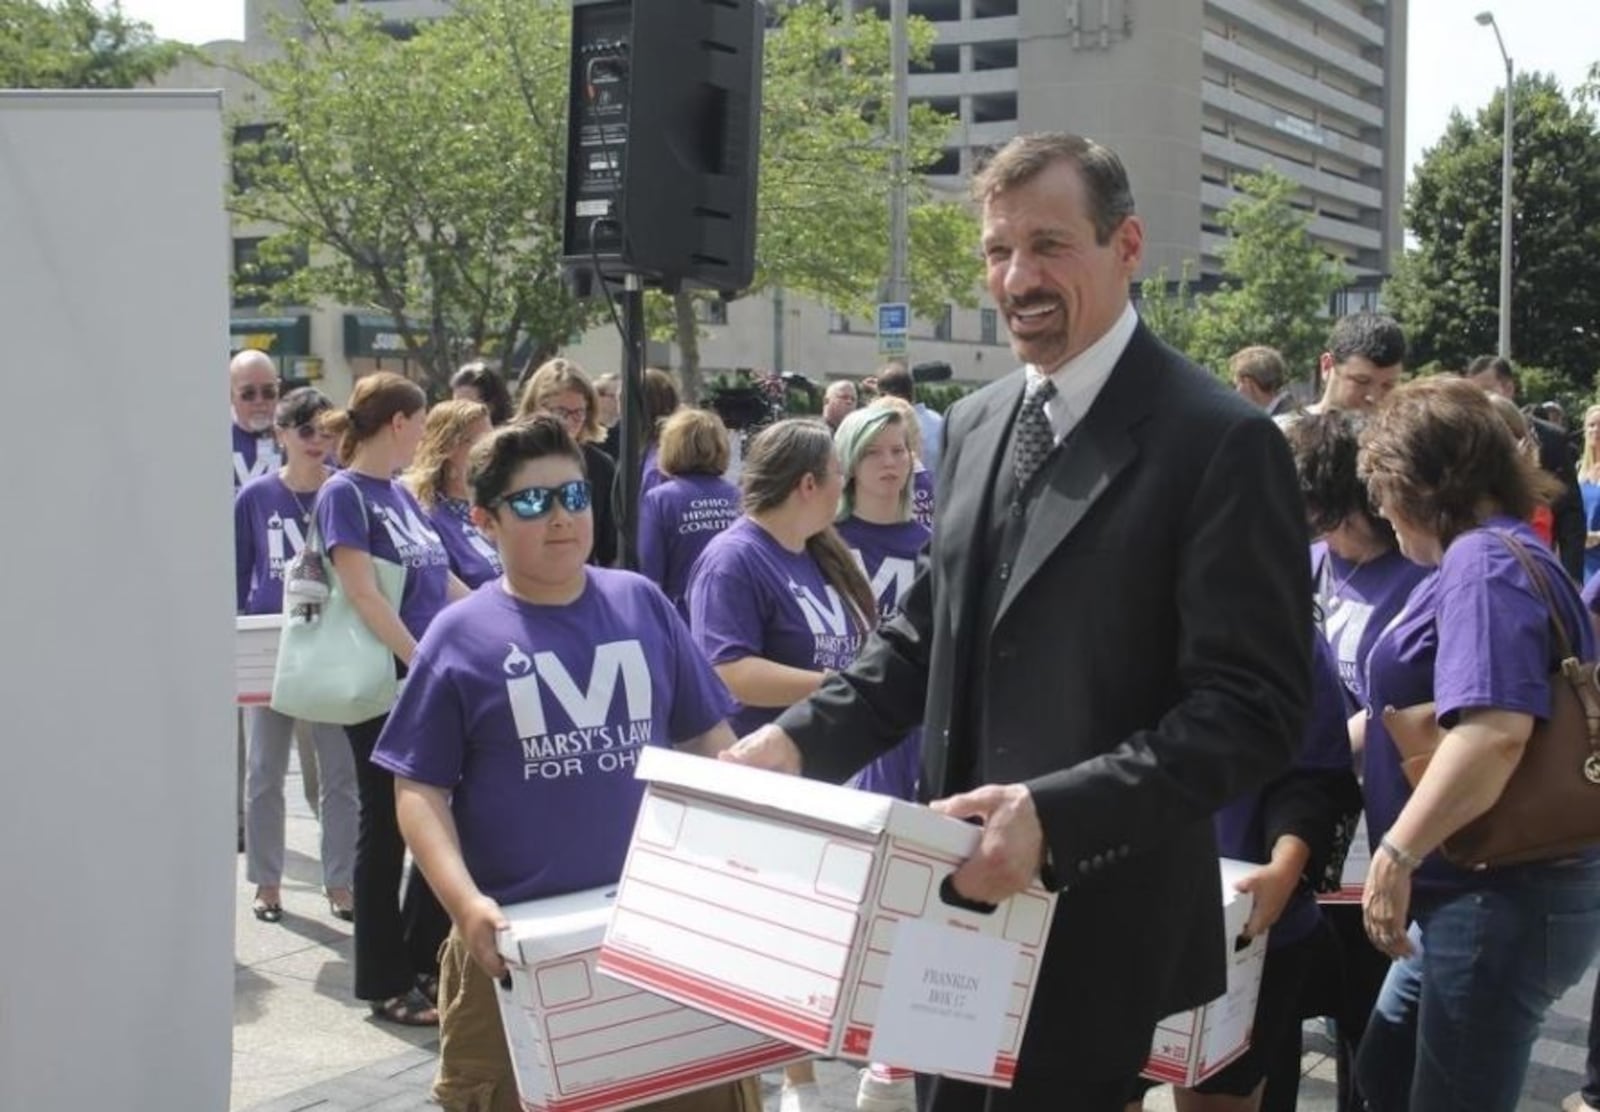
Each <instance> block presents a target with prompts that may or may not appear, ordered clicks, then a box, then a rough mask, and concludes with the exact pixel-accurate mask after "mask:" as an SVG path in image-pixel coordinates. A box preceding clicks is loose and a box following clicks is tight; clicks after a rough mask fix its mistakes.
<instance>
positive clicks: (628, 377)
mask: <svg viewBox="0 0 1600 1112" xmlns="http://www.w3.org/2000/svg"><path fill="white" fill-rule="evenodd" d="M621 308H622V436H621V437H620V444H619V447H620V449H621V451H620V453H619V458H618V460H617V487H616V491H615V498H616V503H617V504H616V511H617V512H616V521H617V532H618V538H617V541H618V544H617V549H618V552H619V553H620V554H621V560H622V566H623V567H625V568H628V569H629V570H631V571H637V570H639V484H640V479H641V478H642V475H641V466H640V465H641V464H642V463H643V454H644V443H645V439H646V437H645V427H644V421H645V412H644V363H645V342H646V340H647V339H648V337H647V336H646V335H645V326H644V282H643V281H642V280H641V279H640V277H639V276H638V275H637V274H628V275H625V276H624V277H623V284H622V297H621ZM598 493H599V495H600V496H601V497H605V494H604V492H598Z"/></svg>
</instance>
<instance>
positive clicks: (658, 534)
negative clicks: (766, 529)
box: [639, 475, 739, 618]
mask: <svg viewBox="0 0 1600 1112" xmlns="http://www.w3.org/2000/svg"><path fill="white" fill-rule="evenodd" d="M738 520H739V488H738V487H736V486H734V485H733V484H732V483H730V482H728V481H727V480H726V479H724V478H722V477H721V476H720V475H680V476H678V477H676V478H672V479H665V480H664V481H663V482H662V483H661V484H660V485H658V486H656V487H655V488H654V489H652V490H651V491H650V492H649V493H647V494H646V495H645V496H644V497H643V498H641V499H640V500H639V570H640V571H641V572H643V573H644V574H645V575H647V576H649V578H650V579H651V580H652V581H653V582H654V583H655V584H656V585H657V586H659V587H660V588H661V589H662V590H663V591H665V592H666V595H667V598H669V599H671V600H672V605H674V606H676V607H677V608H678V612H679V613H680V614H683V615H684V616H685V617H686V618H687V616H688V612H689V610H688V603H687V601H686V599H685V597H684V596H685V593H686V592H687V590H688V587H689V569H690V568H692V567H694V562H695V561H696V560H697V559H699V558H700V553H702V552H704V551H705V550H706V545H708V544H710V543H711V541H712V538H714V537H715V536H716V535H717V534H718V533H720V532H722V531H723V530H724V529H726V528H727V527H728V526H730V525H732V524H733V523H734V522H735V521H738Z"/></svg>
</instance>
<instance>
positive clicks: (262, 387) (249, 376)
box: [228, 348, 283, 490]
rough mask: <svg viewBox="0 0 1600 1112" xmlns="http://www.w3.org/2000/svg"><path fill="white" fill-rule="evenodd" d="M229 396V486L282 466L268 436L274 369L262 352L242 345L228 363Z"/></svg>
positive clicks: (274, 403)
mask: <svg viewBox="0 0 1600 1112" xmlns="http://www.w3.org/2000/svg"><path fill="white" fill-rule="evenodd" d="M228 386H229V389H230V391H231V393H232V396H233V489H234V490H238V489H239V488H240V487H242V486H243V485H244V484H245V483H247V482H249V481H250V480H251V479H256V478H260V477H261V476H262V475H266V474H269V473H271V472H272V471H274V470H276V469H277V468H279V467H281V466H283V460H282V459H281V458H279V455H278V443H277V441H276V440H274V439H273V438H272V412H273V410H274V409H276V408H277V406H278V368H277V367H276V366H275V365H274V364H273V362H272V357H271V356H270V355H268V354H266V353H265V352H261V351H254V350H251V349H249V348H246V349H245V350H244V351H241V352H240V353H239V354H238V355H235V356H234V357H233V361H232V362H230V363H229V364H228Z"/></svg>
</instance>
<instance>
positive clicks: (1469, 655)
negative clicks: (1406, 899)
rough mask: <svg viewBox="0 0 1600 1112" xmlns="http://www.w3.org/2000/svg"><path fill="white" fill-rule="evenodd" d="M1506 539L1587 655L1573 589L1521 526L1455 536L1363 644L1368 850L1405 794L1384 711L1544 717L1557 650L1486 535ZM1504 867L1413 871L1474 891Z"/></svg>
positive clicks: (1544, 613)
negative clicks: (1528, 558) (1524, 555)
mask: <svg viewBox="0 0 1600 1112" xmlns="http://www.w3.org/2000/svg"><path fill="white" fill-rule="evenodd" d="M1496 531H1498V532H1507V533H1511V534H1512V535H1513V536H1515V537H1516V538H1517V539H1518V540H1520V541H1521V542H1522V544H1523V547H1524V548H1526V549H1527V550H1528V552H1529V553H1531V554H1532V558H1533V559H1534V560H1535V561H1536V562H1537V565H1538V567H1539V568H1540V569H1541V570H1542V571H1543V572H1544V573H1545V576H1546V579H1547V580H1548V582H1549V584H1550V588H1551V590H1552V591H1553V592H1554V593H1555V596H1556V601H1557V605H1558V606H1559V607H1560V609H1561V619H1562V621H1563V623H1564V624H1565V625H1566V627H1567V634H1568V636H1569V637H1571V638H1572V639H1573V640H1572V644H1573V647H1574V648H1575V649H1576V651H1577V652H1578V653H1579V655H1580V656H1581V657H1582V658H1583V659H1585V660H1592V659H1593V658H1594V633H1593V631H1592V630H1591V629H1590V627H1589V619H1588V617H1587V615H1586V614H1584V612H1583V605H1582V602H1581V601H1580V600H1579V598H1578V593H1577V590H1576V589H1575V588H1574V587H1573V586H1572V583H1571V581H1570V580H1569V579H1568V578H1567V575H1566V572H1564V571H1563V570H1562V568H1561V565H1560V564H1558V563H1556V559H1555V556H1554V555H1553V554H1552V553H1551V551H1550V549H1549V548H1547V547H1546V546H1545V545H1544V543H1543V542H1542V541H1540V540H1539V538H1538V535H1537V534H1535V533H1534V531H1533V530H1532V529H1530V528H1529V527H1528V526H1527V525H1526V524H1524V523H1523V522H1520V521H1516V520H1514V519H1512V518H1509V517H1495V518H1492V519H1490V521H1489V522H1487V523H1486V525H1485V527H1483V528H1479V529H1473V530H1471V531H1469V532H1466V533H1463V534H1462V535H1461V536H1459V537H1457V538H1456V540H1455V541H1454V542H1453V543H1452V544H1451V545H1450V547H1449V548H1448V549H1446V550H1445V554H1444V560H1443V561H1442V562H1441V563H1440V565H1439V568H1438V570H1437V571H1435V572H1433V573H1432V574H1431V575H1429V576H1428V577H1427V578H1425V579H1424V580H1423V581H1422V582H1421V583H1420V584H1418V586H1417V588H1416V589H1415V590H1414V591H1412V592H1411V597H1410V599H1409V600H1407V602H1406V605H1405V608H1404V609H1403V610H1402V611H1401V612H1400V613H1399V614H1398V615H1397V616H1396V617H1395V618H1394V620H1393V621H1391V622H1390V623H1389V625H1388V627H1387V628H1385V629H1384V630H1383V631H1382V632H1381V633H1380V634H1379V636H1378V639H1377V641H1376V642H1374V644H1373V646H1372V655H1371V657H1370V658H1368V661H1367V674H1366V692H1367V703H1366V709H1367V712H1368V715H1369V718H1368V720H1367V743H1366V749H1365V751H1364V753H1363V755H1362V768H1363V771H1364V777H1363V782H1362V792H1363V794H1364V795H1365V796H1366V809H1367V837H1368V839H1369V840H1370V841H1371V843H1372V846H1373V848H1374V849H1376V848H1377V845H1378V842H1379V840H1380V839H1382V837H1383V836H1384V835H1385V834H1386V833H1388V831H1389V828H1390V827H1392V826H1393V825H1394V821H1395V819H1396V818H1397V817H1399V814H1400V810H1401V808H1403V807H1404V806H1405V804H1406V801H1407V800H1408V799H1410V798H1411V788H1410V786H1409V785H1408V784H1407V783H1406V780H1405V776H1404V774H1403V773H1402V772H1401V771H1400V757H1399V754H1398V752H1397V750H1396V749H1395V745H1394V742H1393V741H1392V740H1391V739H1390V737H1389V734H1388V731H1386V730H1385V729H1384V728H1383V715H1382V710H1383V708H1384V707H1402V708H1403V707H1409V706H1415V705H1416V704H1418V703H1426V702H1429V701H1430V700H1431V701H1433V702H1435V703H1436V704H1437V705H1438V713H1439V720H1440V722H1442V723H1443V724H1445V725H1446V726H1449V725H1451V724H1453V723H1454V722H1455V721H1456V718H1457V716H1458V715H1459V714H1460V713H1461V712H1462V711H1464V710H1474V709H1485V708H1491V707H1492V708H1494V709H1496V710H1508V711H1517V712H1520V713H1522V714H1531V715H1532V716H1533V717H1534V718H1538V719H1543V718H1546V717H1547V716H1548V715H1549V713H1550V678H1549V677H1550V670H1551V666H1552V665H1553V664H1554V663H1555V657H1556V650H1555V647H1554V645H1553V643H1552V642H1553V638H1552V636H1551V631H1550V612H1549V610H1548V608H1546V606H1545V604H1544V601H1543V599H1542V598H1541V597H1540V595H1539V591H1538V588H1537V586H1536V585H1535V584H1534V583H1533V582H1532V581H1531V580H1530V579H1529V577H1528V574H1527V572H1525V571H1524V570H1523V568H1522V565H1521V564H1520V563H1518V562H1517V559H1516V557H1515V556H1513V555H1512V554H1511V552H1510V550H1509V549H1507V548H1506V546H1505V545H1504V544H1503V543H1502V542H1501V541H1500V540H1499V538H1498V537H1496V536H1495V535H1494V533H1495V532H1496ZM1508 871H1510V870H1494V871H1493V872H1491V873H1469V872H1466V871H1464V870H1461V869H1457V868H1455V867H1454V866H1452V865H1450V864H1448V863H1447V862H1446V861H1445V860H1444V859H1443V858H1442V857H1441V856H1439V855H1438V854H1433V855H1431V856H1430V857H1429V858H1428V859H1427V860H1426V861H1425V862H1423V865H1422V868H1420V869H1419V870H1417V874H1416V883H1417V885H1418V887H1421V888H1457V887H1465V886H1468V885H1472V886H1477V885H1481V884H1483V883H1485V881H1486V880H1487V879H1492V878H1493V877H1494V876H1496V875H1499V874H1503V873H1505V872H1508Z"/></svg>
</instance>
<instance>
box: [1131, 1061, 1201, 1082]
mask: <svg viewBox="0 0 1600 1112" xmlns="http://www.w3.org/2000/svg"><path fill="white" fill-rule="evenodd" d="M1139 1076H1140V1077H1148V1078H1150V1080H1152V1081H1165V1082H1167V1083H1168V1084H1171V1085H1182V1084H1183V1083H1184V1082H1185V1081H1186V1080H1188V1077H1189V1070H1188V1069H1187V1066H1186V1064H1185V1065H1174V1064H1172V1063H1169V1062H1158V1061H1156V1060H1155V1059H1153V1058H1152V1059H1151V1060H1150V1061H1148V1062H1146V1063H1145V1064H1144V1069H1142V1070H1140V1071H1139Z"/></svg>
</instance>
